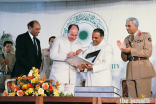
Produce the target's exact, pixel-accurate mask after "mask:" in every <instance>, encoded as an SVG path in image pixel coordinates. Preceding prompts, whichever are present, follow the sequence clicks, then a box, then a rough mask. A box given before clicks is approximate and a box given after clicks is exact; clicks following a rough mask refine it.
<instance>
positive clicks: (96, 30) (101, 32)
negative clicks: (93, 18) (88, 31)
mask: <svg viewBox="0 0 156 104" xmlns="http://www.w3.org/2000/svg"><path fill="white" fill-rule="evenodd" d="M93 32H99V33H100V37H102V36H104V31H103V30H102V29H100V28H96V29H94V30H93Z"/></svg>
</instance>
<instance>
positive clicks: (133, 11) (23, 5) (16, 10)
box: [0, 0, 156, 97]
mask: <svg viewBox="0 0 156 104" xmlns="http://www.w3.org/2000/svg"><path fill="white" fill-rule="evenodd" d="M155 10H156V0H142V1H141V0H124V1H123V0H98V1H85V2H83V1H77V2H75V1H68V2H65V1H62V2H61V1H59V2H9V3H5V2H0V35H2V33H3V31H5V33H10V34H11V35H12V36H13V37H12V38H13V40H16V37H17V36H18V35H19V34H21V33H24V32H26V31H27V23H28V22H30V21H31V20H37V21H39V23H40V24H41V33H40V34H39V36H38V38H39V39H40V42H41V48H42V49H43V48H47V47H49V45H48V39H49V37H50V36H56V37H57V36H62V34H63V33H62V32H65V31H64V26H65V25H66V23H67V21H68V20H69V19H70V18H72V16H73V15H75V14H78V13H82V12H87V13H88V12H89V13H90V14H96V15H95V17H96V16H97V17H98V18H99V20H100V21H103V22H101V23H102V25H101V26H103V25H105V26H106V28H107V36H106V37H107V38H105V39H106V40H107V42H108V43H109V44H110V45H112V47H113V49H114V55H113V62H112V75H113V76H112V77H113V85H114V86H115V87H117V88H120V79H124V78H125V76H126V73H125V72H126V64H127V63H126V62H123V61H122V60H121V55H120V54H121V53H120V50H119V49H118V47H117V45H116V41H117V40H121V41H123V40H124V38H125V37H126V36H127V35H128V33H127V31H126V28H125V23H126V19H127V18H129V17H136V18H137V19H138V20H139V24H140V25H139V30H141V31H142V32H149V33H150V34H151V36H152V44H153V54H152V56H151V58H150V60H151V62H152V63H153V65H154V68H155V69H156V59H155V58H156V41H155V39H156V35H155V28H156V12H155ZM92 24H93V23H91V22H86V23H83V22H82V23H79V25H80V27H81V28H80V29H81V30H85V31H88V29H90V30H92V29H93V28H94V26H92ZM85 31H81V33H82V34H87V35H85V37H81V36H80V37H79V39H81V42H82V43H83V45H84V47H87V44H89V43H90V42H91V35H92V31H88V32H87V33H86V32H85ZM86 37H88V38H86ZM152 91H153V96H155V97H156V78H153V79H152Z"/></svg>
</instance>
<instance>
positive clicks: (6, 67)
mask: <svg viewBox="0 0 156 104" xmlns="http://www.w3.org/2000/svg"><path fill="white" fill-rule="evenodd" d="M12 45H13V43H12V42H11V41H5V42H4V44H3V49H4V50H5V53H2V54H0V62H1V63H0V66H1V67H0V73H1V74H0V92H3V91H4V89H5V80H6V79H10V78H11V72H12V70H13V67H14V64H15V61H16V58H15V54H11V53H10V52H11V50H12Z"/></svg>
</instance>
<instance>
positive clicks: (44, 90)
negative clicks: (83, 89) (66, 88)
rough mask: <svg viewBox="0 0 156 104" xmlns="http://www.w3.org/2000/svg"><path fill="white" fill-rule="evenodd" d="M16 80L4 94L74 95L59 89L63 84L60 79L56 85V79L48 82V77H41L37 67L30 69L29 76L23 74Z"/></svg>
mask: <svg viewBox="0 0 156 104" xmlns="http://www.w3.org/2000/svg"><path fill="white" fill-rule="evenodd" d="M16 80H17V85H15V84H14V83H13V84H12V85H11V88H10V89H9V90H8V91H6V90H5V91H4V92H3V94H2V96H73V95H72V94H71V95H69V94H65V93H64V92H60V91H59V86H60V84H61V83H59V81H56V85H52V82H53V81H54V80H50V81H49V82H46V78H43V77H42V78H40V75H39V74H38V69H37V68H35V67H33V68H32V69H31V70H30V72H29V74H28V76H26V75H23V76H20V77H18V78H16Z"/></svg>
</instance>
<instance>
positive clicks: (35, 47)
mask: <svg viewBox="0 0 156 104" xmlns="http://www.w3.org/2000/svg"><path fill="white" fill-rule="evenodd" d="M33 40H34V49H35V53H36V54H37V46H36V37H33ZM37 55H38V54H37Z"/></svg>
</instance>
